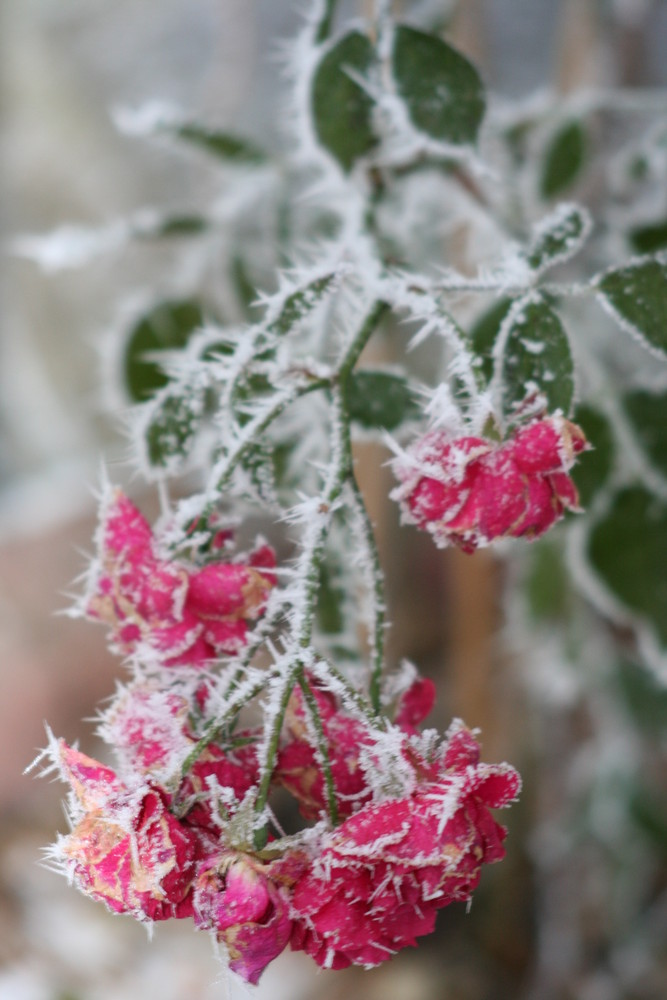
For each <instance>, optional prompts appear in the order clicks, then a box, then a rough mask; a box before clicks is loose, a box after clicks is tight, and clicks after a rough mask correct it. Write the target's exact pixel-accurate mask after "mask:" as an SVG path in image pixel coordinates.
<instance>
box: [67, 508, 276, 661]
mask: <svg viewBox="0 0 667 1000" xmlns="http://www.w3.org/2000/svg"><path fill="white" fill-rule="evenodd" d="M98 557H99V558H98V563H97V564H96V565H95V567H94V572H93V573H92V574H91V580H90V587H89V594H88V596H87V598H86V600H85V605H84V612H85V614H87V615H88V616H89V617H91V618H96V619H99V620H101V621H103V622H105V623H106V624H107V625H109V626H110V627H111V635H112V639H113V642H114V644H115V646H117V647H118V649H119V650H120V651H121V652H123V653H126V654H127V653H132V652H134V651H136V650H137V648H138V647H141V648H142V651H143V652H144V653H150V654H152V655H153V656H155V657H156V658H157V659H158V660H159V661H160V662H161V663H162V664H163V665H165V666H181V665H186V664H189V665H194V666H201V665H205V664H206V663H207V662H208V661H210V660H214V659H216V657H218V656H220V655H230V654H234V653H237V652H238V651H239V649H241V648H242V647H243V645H244V644H245V642H246V633H247V630H248V622H249V621H252V620H253V619H255V618H257V617H258V616H259V615H260V614H261V613H262V611H263V609H264V605H265V603H266V598H267V596H268V593H269V590H270V589H271V587H272V586H273V583H274V574H273V573H271V572H270V570H271V569H272V568H273V567H275V556H274V554H273V550H272V549H270V547H269V546H267V545H262V546H260V547H259V548H258V549H257V550H256V552H255V553H253V554H252V555H251V556H250V558H249V562H248V564H245V563H222V562H217V563H211V564H209V565H207V566H204V567H201V568H199V567H192V566H190V565H186V564H184V563H178V562H174V561H169V560H166V559H163V558H161V557H160V556H159V555H158V552H157V545H156V542H155V539H154V538H153V534H152V532H151V529H150V526H149V525H148V522H147V521H146V520H145V518H144V517H143V516H142V514H140V512H139V511H138V510H137V509H136V507H135V506H134V505H133V504H132V503H131V502H130V500H128V498H127V497H126V496H125V495H124V494H123V493H122V492H121V491H120V490H114V491H113V492H112V493H111V494H110V496H109V498H108V499H107V501H106V503H105V504H104V506H103V509H102V517H101V523H100V527H99V530H98Z"/></svg>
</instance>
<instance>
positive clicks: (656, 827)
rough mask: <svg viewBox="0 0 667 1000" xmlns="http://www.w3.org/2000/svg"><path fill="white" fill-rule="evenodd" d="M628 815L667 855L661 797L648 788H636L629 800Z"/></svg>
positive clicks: (666, 824) (666, 814) (666, 817)
mask: <svg viewBox="0 0 667 1000" xmlns="http://www.w3.org/2000/svg"><path fill="white" fill-rule="evenodd" d="M629 806H630V815H631V816H632V818H633V819H634V821H635V823H636V824H637V826H638V827H639V828H640V829H641V830H642V832H643V833H644V834H646V836H647V837H648V838H649V839H650V840H651V841H653V843H654V845H655V846H656V847H657V848H659V849H660V850H661V851H662V852H663V853H665V854H667V810H666V809H665V806H664V802H663V800H662V796H660V797H658V795H657V794H656V793H655V792H653V791H649V789H648V788H643V787H641V786H640V787H639V788H636V789H635V790H634V792H633V794H632V796H631V798H630V803H629Z"/></svg>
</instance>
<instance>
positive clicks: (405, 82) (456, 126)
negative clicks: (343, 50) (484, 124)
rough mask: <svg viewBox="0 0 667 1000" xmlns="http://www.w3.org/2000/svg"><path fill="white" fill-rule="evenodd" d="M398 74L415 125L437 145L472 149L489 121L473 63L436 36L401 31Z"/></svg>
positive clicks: (396, 55) (396, 59)
mask: <svg viewBox="0 0 667 1000" xmlns="http://www.w3.org/2000/svg"><path fill="white" fill-rule="evenodd" d="M393 70H394V78H395V80H396V86H397V88H398V92H399V94H400V95H401V97H402V98H403V100H404V101H405V104H406V107H407V109H408V114H409V115H410V119H411V121H412V123H413V125H414V126H415V127H416V128H417V129H419V130H420V131H421V132H425V133H426V135H428V136H430V138H432V139H437V140H439V141H441V142H447V143H453V144H454V145H471V144H472V143H474V142H475V141H476V139H477V133H478V131H479V126H480V124H481V121H482V118H483V117H484V110H485V106H486V105H485V97H484V87H483V84H482V81H481V80H480V78H479V74H478V73H477V70H476V69H475V67H474V66H473V65H472V63H470V62H468V60H467V59H466V58H465V57H464V56H462V55H461V53H460V52H457V51H456V49H453V48H452V47H451V46H450V45H447V43H446V42H443V41H442V39H440V38H437V37H436V36H435V35H427V34H425V33H424V32H423V31H417V30H416V29H415V28H409V27H407V26H406V25H399V26H398V27H397V28H396V33H395V35H394V50H393Z"/></svg>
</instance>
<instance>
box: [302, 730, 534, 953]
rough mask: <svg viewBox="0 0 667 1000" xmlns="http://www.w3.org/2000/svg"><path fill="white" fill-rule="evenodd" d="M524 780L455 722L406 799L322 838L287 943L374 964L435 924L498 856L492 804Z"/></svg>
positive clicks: (367, 810)
mask: <svg viewBox="0 0 667 1000" xmlns="http://www.w3.org/2000/svg"><path fill="white" fill-rule="evenodd" d="M519 786H520V779H519V776H518V774H517V773H516V771H514V770H513V768H511V767H509V765H506V764H505V765H496V766H494V765H486V764H480V763H479V747H478V745H477V743H476V741H475V740H474V737H473V736H472V734H471V733H470V732H469V731H468V730H467V729H465V727H463V726H462V725H461V724H457V725H455V727H454V729H453V730H452V731H451V732H450V736H449V740H448V741H447V744H446V745H445V748H444V752H443V753H442V755H441V757H440V758H439V760H438V761H437V762H433V763H431V764H426V765H425V768H424V776H423V777H422V780H421V781H420V782H419V783H418V784H417V786H416V788H415V791H414V792H413V793H412V794H411V795H410V796H408V797H406V798H401V799H389V800H386V801H383V802H379V803H373V804H369V805H366V806H364V808H362V809H361V810H359V812H357V813H355V814H354V815H353V816H351V817H350V818H349V819H347V820H346V821H345V822H344V823H343V824H342V825H341V826H340V827H338V829H336V830H333V831H332V832H331V833H329V834H327V835H325V837H324V839H323V843H322V850H321V853H320V854H319V855H318V856H317V857H316V858H315V860H314V861H313V864H312V867H311V868H310V869H309V870H308V871H307V872H306V873H305V874H304V875H303V876H302V878H301V879H299V881H298V882H297V883H296V885H295V887H294V894H293V898H292V908H293V916H294V921H295V923H294V930H293V933H292V939H291V946H292V948H293V949H295V950H302V951H305V952H307V953H308V954H309V955H311V956H312V958H313V959H314V960H315V961H316V962H317V964H318V965H320V966H323V967H324V968H332V969H342V968H345V967H346V966H348V965H363V966H373V965H378V964H379V963H380V962H383V961H385V960H386V959H388V958H390V957H391V955H392V954H393V953H394V952H396V951H398V950H400V949H401V948H404V947H406V946H407V945H414V944H416V938H417V937H420V936H421V935H422V934H428V933H429V932H430V931H432V930H433V927H434V924H435V918H436V912H437V910H439V909H440V908H441V907H443V906H446V905H447V904H449V903H451V902H454V901H456V900H467V899H469V897H470V895H471V893H472V891H473V889H474V888H475V887H476V885H477V883H478V881H479V877H480V870H481V866H482V864H488V863H490V862H493V861H499V860H500V859H501V858H502V857H503V854H504V850H503V846H502V841H503V838H504V836H505V830H504V828H503V827H502V826H500V825H499V824H498V823H496V821H495V820H494V819H493V817H492V815H491V813H490V812H489V809H490V808H497V807H499V806H504V805H507V804H508V803H509V802H510V801H511V800H512V799H513V798H515V796H516V795H517V793H518V790H519Z"/></svg>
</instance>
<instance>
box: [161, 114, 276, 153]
mask: <svg viewBox="0 0 667 1000" xmlns="http://www.w3.org/2000/svg"><path fill="white" fill-rule="evenodd" d="M163 128H165V129H167V128H168V129H169V131H171V132H172V133H173V134H174V135H175V136H176V137H177V138H179V139H182V140H183V142H187V143H189V144H190V145H192V146H198V147H199V148H200V149H203V150H204V151H205V152H207V153H210V154H211V155H212V156H215V157H217V158H218V159H222V160H229V161H233V162H237V163H264V162H265V161H266V159H267V157H266V154H265V153H264V152H262V150H261V149H259V148H258V147H257V146H255V145H254V144H253V143H251V142H249V141H248V140H247V139H241V138H239V137H238V136H236V135H232V134H231V133H229V132H223V131H221V130H219V129H213V128H208V127H207V126H206V125H200V124H199V123H198V122H182V123H179V124H175V125H173V126H167V125H165V126H163Z"/></svg>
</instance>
